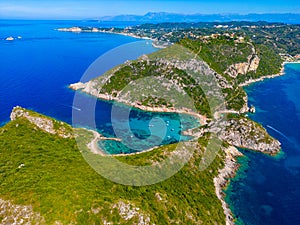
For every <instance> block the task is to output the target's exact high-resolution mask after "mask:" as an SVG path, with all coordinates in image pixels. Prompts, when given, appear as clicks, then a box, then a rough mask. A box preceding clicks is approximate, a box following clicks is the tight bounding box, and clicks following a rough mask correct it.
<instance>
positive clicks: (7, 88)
mask: <svg viewBox="0 0 300 225" xmlns="http://www.w3.org/2000/svg"><path fill="white" fill-rule="evenodd" d="M135 24H136V23H128V22H126V23H122V22H116V23H112V22H95V21H14V20H0V49H1V51H0V62H1V64H0V124H4V123H6V122H7V121H9V115H10V112H11V110H12V108H13V107H14V106H17V105H19V106H22V107H25V108H29V109H33V110H35V111H37V112H39V113H42V114H45V115H48V116H51V117H54V118H57V119H59V120H62V121H65V122H67V123H70V124H72V110H74V106H72V105H73V98H74V93H75V92H74V91H72V90H70V89H69V88H68V85H69V84H72V83H76V82H78V81H80V80H81V81H83V82H85V81H88V80H90V79H92V78H94V77H97V76H99V75H101V74H102V73H104V72H105V71H107V70H108V69H110V68H112V67H114V66H116V65H118V64H121V63H123V62H125V61H126V60H129V59H136V58H138V57H139V56H141V55H142V54H147V53H151V52H154V51H157V49H155V48H154V47H153V46H152V45H151V43H150V41H145V40H140V39H135V38H132V37H127V36H122V35H113V34H103V33H70V32H59V31H57V30H56V29H57V28H61V27H71V26H95V27H111V26H117V27H125V26H129V25H135ZM10 36H12V37H14V38H15V40H14V41H6V40H5V39H6V38H7V37H10ZM18 37H20V38H18ZM128 43H132V44H130V45H128V47H126V46H127V45H126V46H125V50H124V49H123V51H119V52H117V55H115V57H109V56H108V57H106V58H105V60H104V61H103V62H102V63H101V64H100V65H98V67H97V68H96V69H94V70H88V71H89V72H88V73H86V70H87V69H88V68H89V66H90V65H91V64H92V63H93V62H94V61H95V60H96V59H97V58H98V57H99V56H101V55H103V54H105V53H107V52H108V51H111V50H112V49H114V48H116V47H118V46H121V45H124V44H128ZM112 55H113V54H112ZM84 74H85V76H84V77H83V75H84ZM86 74H87V75H86ZM82 77H83V78H82ZM81 98H82V101H84V102H85V103H86V104H88V102H93V101H95V99H94V98H93V97H91V96H88V95H85V94H82V95H81ZM112 105H113V103H111V102H107V101H100V100H96V107H95V120H96V128H97V129H98V130H99V131H100V132H101V133H102V134H104V135H105V136H110V137H114V136H115V132H114V130H113V127H112V123H111V122H112V121H111V109H112ZM122 107H125V106H122ZM80 110H81V109H80ZM82 110H83V109H82ZM174 116H175V117H174ZM156 117H159V118H161V119H162V120H163V121H165V124H167V123H169V124H168V126H169V127H170V129H169V130H168V131H167V134H166V135H165V138H163V139H162V140H161V144H167V143H173V142H178V141H179V140H180V139H181V138H182V137H181V136H180V135H179V134H180V133H181V130H183V129H186V128H188V127H193V126H195V124H196V121H195V119H194V118H191V117H186V119H185V122H183V124H182V125H181V124H178V119H179V118H178V116H177V117H176V115H172V114H167V113H147V112H143V111H140V110H132V112H131V116H130V121H129V122H130V126H131V128H132V130H133V135H135V136H137V137H140V138H141V139H147V138H149V137H150V134H151V129H149V122H150V121H151V120H152V119H153V118H156ZM137 121H139V123H138V122H137ZM167 121H168V122H167ZM75 125H80V126H84V127H93V126H90V124H88V122H87V123H85V121H84V120H83V121H80V123H79V124H75ZM183 138H184V137H183ZM150 141H151V140H150ZM113 145H114V146H115V148H111V147H109V148H107V149H109V151H108V152H110V151H111V152H112V153H121V152H126V153H127V152H133V151H136V149H131V148H127V147H126V146H125V147H124V146H119V143H117V145H116V144H115V143H113ZM149 147H153V146H152V145H151V143H149V145H148V146H144V148H142V149H140V150H144V149H146V148H149Z"/></svg>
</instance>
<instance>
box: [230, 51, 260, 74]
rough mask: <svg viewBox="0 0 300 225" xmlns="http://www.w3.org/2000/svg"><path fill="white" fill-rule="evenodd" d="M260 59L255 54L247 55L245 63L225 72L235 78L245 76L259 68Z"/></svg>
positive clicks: (232, 66)
mask: <svg viewBox="0 0 300 225" xmlns="http://www.w3.org/2000/svg"><path fill="white" fill-rule="evenodd" d="M259 62H260V59H259V57H258V56H257V55H256V54H253V55H249V56H248V61H247V62H242V63H236V64H233V65H231V66H229V68H228V69H227V70H226V71H225V73H226V74H228V75H229V76H231V77H233V78H236V77H237V76H238V75H239V74H241V75H245V74H247V73H249V72H251V71H253V72H256V70H257V68H258V66H259Z"/></svg>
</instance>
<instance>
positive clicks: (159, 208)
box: [0, 118, 225, 224]
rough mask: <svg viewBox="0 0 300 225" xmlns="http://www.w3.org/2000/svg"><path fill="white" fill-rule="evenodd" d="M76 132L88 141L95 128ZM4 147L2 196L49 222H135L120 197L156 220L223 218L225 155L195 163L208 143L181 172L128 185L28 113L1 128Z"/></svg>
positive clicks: (135, 160)
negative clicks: (217, 182) (220, 180)
mask: <svg viewBox="0 0 300 225" xmlns="http://www.w3.org/2000/svg"><path fill="white" fill-rule="evenodd" d="M77 132H79V133H81V134H85V135H83V136H81V138H82V141H84V142H88V141H90V139H91V137H92V134H91V133H89V132H87V131H85V130H78V131H77ZM206 141H207V140H206V138H202V139H199V142H200V143H202V146H204V143H205V142H206ZM0 149H1V153H0V193H1V194H0V198H1V199H5V200H10V201H12V202H13V203H14V204H21V205H32V207H33V210H34V211H35V212H40V213H41V216H43V217H44V218H45V221H46V223H47V224H54V223H55V221H60V222H61V223H63V224H70V223H72V224H103V221H104V220H105V221H107V222H114V223H116V224H132V223H133V222H137V221H138V218H137V217H133V218H132V219H129V220H124V218H122V217H121V216H120V215H119V213H118V210H117V208H114V207H113V206H114V205H116V204H118V202H119V201H122V202H125V203H131V204H133V205H134V206H135V207H139V208H140V212H142V213H144V215H148V216H149V217H150V221H151V224H152V223H155V224H170V223H175V222H178V223H180V224H197V223H199V222H200V221H201V222H202V223H203V224H224V223H225V216H224V214H223V209H222V207H221V203H220V201H219V200H218V199H217V197H216V195H215V188H214V184H213V177H215V176H216V175H217V173H218V172H217V171H218V168H220V167H222V166H223V162H222V156H218V157H217V158H216V159H215V160H214V162H213V163H212V164H211V165H210V167H209V168H208V169H207V170H205V171H203V172H200V171H199V170H198V166H197V165H199V162H200V159H201V152H202V151H203V149H202V150H201V151H199V152H198V153H197V154H195V155H194V156H193V157H192V160H191V161H190V162H189V163H188V164H187V165H186V166H185V167H184V168H183V169H182V170H181V171H180V172H179V173H177V174H176V175H174V176H173V177H171V178H169V179H168V180H166V181H164V182H161V183H159V184H155V185H152V186H146V187H131V186H123V185H119V184H116V183H113V182H110V181H108V180H106V179H105V178H103V177H101V176H100V175H98V174H97V173H96V172H95V171H94V170H93V169H92V168H91V167H90V166H89V165H88V164H87V162H86V161H85V160H84V159H83V157H82V155H81V153H80V151H79V150H78V148H77V143H76V141H75V139H73V138H61V137H59V136H57V135H53V134H49V133H46V132H44V131H42V130H40V129H38V128H37V127H36V126H35V125H33V124H31V123H30V122H29V121H28V120H27V119H25V118H18V119H16V120H15V121H12V122H9V123H8V124H7V125H5V126H4V127H2V128H1V129H0ZM172 150H173V147H172V145H170V146H165V147H160V148H158V149H156V150H155V151H151V152H147V153H143V154H139V155H134V156H126V157H118V159H120V160H121V161H124V162H127V163H129V164H134V165H144V164H148V163H153V161H159V160H161V159H163V158H164V157H165V154H167V152H169V151H172ZM90 154H92V153H90ZM94 157H95V155H94ZM97 157H101V156H97ZM22 164H23V167H20V165H22ZM157 193H158V194H159V196H160V197H161V198H162V199H161V200H158V198H157Z"/></svg>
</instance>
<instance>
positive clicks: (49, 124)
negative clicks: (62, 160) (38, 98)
mask: <svg viewBox="0 0 300 225" xmlns="http://www.w3.org/2000/svg"><path fill="white" fill-rule="evenodd" d="M22 117H23V118H26V119H27V120H28V121H29V122H30V123H32V124H34V125H35V126H37V127H38V128H40V129H41V130H43V131H45V132H47V133H50V134H56V135H58V136H60V137H62V138H71V137H73V132H71V131H70V130H69V129H66V127H65V126H64V123H63V122H58V121H55V120H53V119H50V118H46V117H43V116H38V114H37V115H35V114H33V113H32V112H30V111H29V110H26V109H23V108H21V107H20V106H16V107H14V108H13V111H12V112H11V114H10V119H11V120H12V121H14V120H16V119H18V118H22ZM54 123H57V126H56V127H55V126H54Z"/></svg>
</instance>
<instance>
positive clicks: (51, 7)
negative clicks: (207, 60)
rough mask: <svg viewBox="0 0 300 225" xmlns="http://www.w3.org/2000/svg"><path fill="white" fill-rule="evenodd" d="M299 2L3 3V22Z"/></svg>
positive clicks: (269, 7) (230, 10) (299, 9)
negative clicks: (6, 20)
mask: <svg viewBox="0 0 300 225" xmlns="http://www.w3.org/2000/svg"><path fill="white" fill-rule="evenodd" d="M299 2H300V1H299V0H247V1H244V0H226V1H222V0H185V1H184V0H160V1H159V0H0V18H2V19H3V18H7V19H11V18H16V19H85V18H99V17H102V16H113V15H120V14H122V15H123V14H135V15H144V14H146V13H147V12H170V13H182V14H196V13H200V14H235V13H238V14H249V13H300V3H299Z"/></svg>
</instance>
